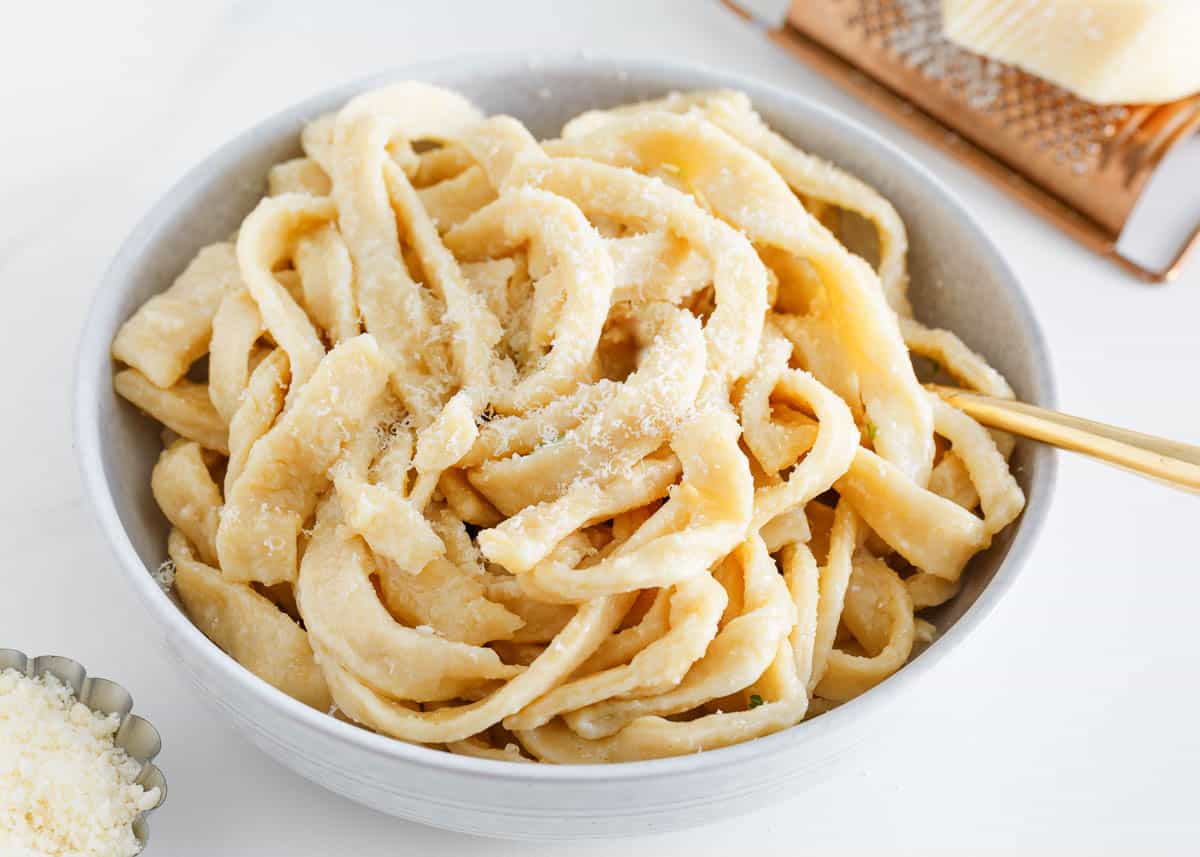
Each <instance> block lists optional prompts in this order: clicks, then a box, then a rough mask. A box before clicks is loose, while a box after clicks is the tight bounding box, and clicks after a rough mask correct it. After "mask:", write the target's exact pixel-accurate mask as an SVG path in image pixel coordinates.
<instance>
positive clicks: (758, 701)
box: [750, 693, 763, 708]
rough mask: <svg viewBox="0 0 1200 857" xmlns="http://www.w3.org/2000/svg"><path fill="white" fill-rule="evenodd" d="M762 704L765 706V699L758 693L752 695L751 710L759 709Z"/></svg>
mask: <svg viewBox="0 0 1200 857" xmlns="http://www.w3.org/2000/svg"><path fill="white" fill-rule="evenodd" d="M762 704H763V698H762V697H761V696H759V695H758V694H757V693H752V694H750V707H751V708H758V707H759V706H760V705H762Z"/></svg>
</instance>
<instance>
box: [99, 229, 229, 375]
mask: <svg viewBox="0 0 1200 857" xmlns="http://www.w3.org/2000/svg"><path fill="white" fill-rule="evenodd" d="M240 284H241V278H240V276H239V274H238V263H237V258H236V256H235V255H234V251H233V247H232V246H231V245H229V244H224V243H222V244H210V245H209V246H208V247H205V248H204V249H203V250H201V251H200V252H199V253H197V254H196V258H195V259H193V260H192V262H191V264H189V265H188V266H187V268H186V269H184V272H183V273H182V274H180V275H179V277H178V278H177V279H176V280H175V282H174V283H173V284H172V285H171V287H170V288H169V289H167V290H166V291H165V292H163V293H162V294H158V295H155V296H154V297H152V298H150V300H148V301H146V302H145V303H144V304H142V305H141V307H139V308H138V311H137V312H135V313H134V314H133V317H132V318H130V319H129V320H128V321H127V322H125V323H124V324H123V325H121V329H120V330H119V331H117V335H116V337H115V338H114V339H113V344H112V355H113V357H115V358H116V359H117V360H120V361H121V362H122V363H127V364H128V365H130V366H132V367H134V368H135V369H138V370H139V371H141V373H142V374H143V375H145V376H146V377H147V378H149V379H150V380H151V382H153V383H154V384H155V385H157V386H159V387H170V386H171V385H172V384H174V383H175V382H176V381H178V380H179V379H180V378H182V377H183V376H184V375H185V374H186V373H187V370H188V367H189V366H191V365H192V363H194V362H195V361H196V359H197V358H198V357H200V356H202V355H203V354H204V353H205V352H206V351H207V350H208V340H209V337H210V336H211V335H212V323H213V316H214V315H215V314H216V312H217V307H218V306H220V305H221V301H222V300H224V298H225V296H226V295H227V294H229V293H230V292H232V291H234V290H235V289H237V288H238V287H239V285H240Z"/></svg>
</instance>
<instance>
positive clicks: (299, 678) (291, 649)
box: [168, 530, 330, 711]
mask: <svg viewBox="0 0 1200 857" xmlns="http://www.w3.org/2000/svg"><path fill="white" fill-rule="evenodd" d="M168 545H169V553H170V556H171V561H172V562H173V563H174V564H175V588H176V591H177V592H178V593H179V600H180V601H182V602H183V609H184V610H185V611H186V612H187V614H188V617H189V618H190V619H191V620H192V621H193V622H195V623H196V626H197V627H198V628H199V629H200V630H201V631H203V632H204V634H205V636H207V637H208V638H209V639H211V640H212V641H213V642H214V643H216V644H217V645H218V646H220V647H221V648H222V649H224V650H225V651H226V652H228V653H229V654H230V656H232V657H233V659H234V660H236V661H237V662H238V663H240V664H241V665H242V666H244V667H245V668H246V669H248V670H250V672H252V673H254V674H255V675H257V676H258V677H259V678H261V679H262V680H263V681H265V682H267V683H268V684H270V685H274V686H275V687H277V688H279V689H280V690H282V691H283V692H284V693H286V694H287V695H288V696H291V697H293V698H295V699H298V700H300V701H301V702H303V703H304V704H305V705H311V706H312V707H313V708H315V709H317V710H318V711H328V710H329V706H330V697H329V689H328V688H327V687H326V685H325V679H324V678H323V677H322V675H321V671H320V669H318V667H317V664H316V661H315V660H314V659H313V652H312V648H311V647H310V646H309V642H308V636H307V635H306V634H305V633H304V630H303V629H302V628H300V626H299V625H297V624H296V623H295V622H293V621H292V620H291V619H290V618H288V616H287V615H286V614H284V613H283V612H281V611H280V609H279V608H278V607H276V606H275V605H274V604H272V603H271V602H270V601H269V600H268V599H266V598H264V597H263V596H262V595H259V594H258V593H257V592H255V591H254V590H253V589H252V588H251V587H249V586H247V585H246V584H244V583H230V582H229V581H228V580H226V579H225V577H224V575H222V574H221V573H220V572H219V571H217V570H216V569H215V568H211V567H209V566H208V565H205V564H204V563H202V562H200V561H199V560H197V559H196V558H195V556H194V555H193V553H192V550H191V546H190V545H188V543H187V539H186V538H185V537H184V536H183V534H182V533H180V532H179V531H178V530H172V531H171V537H170V540H169V543H168Z"/></svg>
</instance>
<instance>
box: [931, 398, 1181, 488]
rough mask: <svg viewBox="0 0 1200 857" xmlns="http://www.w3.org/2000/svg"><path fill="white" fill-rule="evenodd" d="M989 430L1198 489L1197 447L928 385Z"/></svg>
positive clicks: (1016, 403) (1176, 484)
mask: <svg viewBox="0 0 1200 857" xmlns="http://www.w3.org/2000/svg"><path fill="white" fill-rule="evenodd" d="M926 386H927V387H928V389H930V390H932V391H933V392H935V393H937V394H938V395H939V396H941V397H942V399H944V400H945V401H946V402H947V403H949V404H951V405H953V406H954V407H956V408H958V409H959V410H960V411H962V412H963V413H965V414H967V415H968V416H970V417H972V418H974V419H975V420H976V421H978V422H979V423H982V424H983V425H985V426H988V427H989V428H994V429H1000V430H1001V431H1006V432H1009V433H1010V434H1016V435H1020V436H1021V437H1027V438H1031V439H1033V440H1038V441H1041V442H1042V443H1048V444H1050V445H1051V446H1056V447H1058V448H1059V449H1067V450H1070V451H1072V452H1081V453H1083V454H1084V455H1090V456H1091V457H1092V458H1099V459H1100V460H1102V461H1107V462H1109V463H1110V464H1115V465H1117V466H1118V467H1123V468H1125V469H1126V470H1132V471H1133V472H1135V473H1138V474H1141V475H1143V476H1149V477H1150V478H1152V479H1157V480H1159V481H1161V482H1166V483H1167V484H1169V485H1172V486H1174V487H1176V488H1182V489H1183V490H1185V491H1191V492H1193V493H1200V446H1193V445H1192V444H1188V443H1179V442H1178V441H1174V440H1167V439H1165V438H1161V437H1154V436H1153V435H1148V434H1142V433H1140V432H1136V431H1130V430H1128V429H1123V428H1117V427H1116V426H1110V425H1105V424H1104V423H1098V422H1094V421H1092V420H1085V419H1082V418H1081V417H1073V416H1070V415H1069V414H1062V413H1059V412H1058V411H1049V410H1046V409H1045V408H1039V407H1037V406H1035V405H1027V404H1025V403H1024V402H1016V401H1012V400H1010V399H997V398H994V397H992V396H984V395H980V394H979V393H970V392H967V391H965V390H958V389H955V388H953V387H943V386H941V385H938V384H928V385H926Z"/></svg>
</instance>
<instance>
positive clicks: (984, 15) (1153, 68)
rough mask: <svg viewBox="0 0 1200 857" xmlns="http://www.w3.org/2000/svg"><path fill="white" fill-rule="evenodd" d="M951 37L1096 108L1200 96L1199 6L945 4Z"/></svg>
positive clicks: (1113, 1) (1109, 1) (1078, 0)
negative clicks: (1092, 103) (1199, 93)
mask: <svg viewBox="0 0 1200 857" xmlns="http://www.w3.org/2000/svg"><path fill="white" fill-rule="evenodd" d="M942 18H943V20H942V27H943V30H944V31H945V34H946V36H947V37H948V38H949V39H950V40H951V41H953V42H955V43H957V44H959V45H962V46H963V47H965V48H967V49H968V50H971V51H974V52H976V53H980V54H984V55H985V56H989V57H992V58H994V59H997V60H1000V61H1002V62H1006V63H1011V64H1013V65H1016V66H1019V67H1020V68H1023V69H1025V70H1026V71H1029V72H1032V73H1033V74H1036V75H1039V76H1041V77H1044V78H1046V79H1047V80H1050V81H1052V82H1054V83H1057V84H1058V85H1060V86H1062V87H1064V88H1066V89H1069V90H1071V91H1072V92H1075V93H1076V94H1078V95H1080V96H1081V97H1083V98H1086V99H1087V100H1088V101H1094V102H1096V103H1099V104H1131V103H1147V102H1153V103H1158V102H1163V101H1174V100H1175V99H1177V98H1182V97H1184V96H1186V95H1190V94H1192V93H1193V92H1196V91H1200V0H943V2H942Z"/></svg>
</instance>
